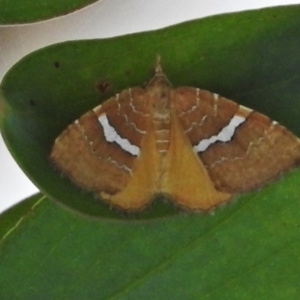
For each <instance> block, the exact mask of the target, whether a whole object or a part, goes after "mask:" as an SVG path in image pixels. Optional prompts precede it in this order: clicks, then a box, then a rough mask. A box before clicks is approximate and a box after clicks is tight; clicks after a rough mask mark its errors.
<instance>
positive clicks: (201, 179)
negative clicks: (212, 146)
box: [161, 109, 231, 210]
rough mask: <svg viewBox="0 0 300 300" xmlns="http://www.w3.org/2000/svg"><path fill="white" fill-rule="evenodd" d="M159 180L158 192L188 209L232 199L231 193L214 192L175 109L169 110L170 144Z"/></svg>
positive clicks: (204, 207)
mask: <svg viewBox="0 0 300 300" xmlns="http://www.w3.org/2000/svg"><path fill="white" fill-rule="evenodd" d="M162 179H163V180H162V182H161V192H163V193H164V194H167V195H169V196H170V197H171V198H172V199H173V201H175V202H176V203H177V204H179V205H180V206H184V207H186V208H189V209H201V210H208V209H209V208H211V207H213V206H216V205H217V204H219V203H220V202H223V201H226V200H228V199H229V198H231V195H230V194H228V193H225V192H224V193H223V192H220V191H217V190H216V188H215V187H214V184H213V182H212V181H211V179H210V178H209V175H208V173H207V170H206V169H205V167H204V165H203V163H202V161H201V160H200V159H199V157H198V156H197V154H196V153H195V152H194V151H193V148H192V145H191V143H190V141H189V139H188V137H187V136H186V135H185V134H184V131H183V128H182V126H181V124H180V122H179V120H178V116H177V114H176V112H175V111H174V109H172V111H171V130H170V145H169V149H168V152H167V153H166V156H165V158H164V171H163V177H162Z"/></svg>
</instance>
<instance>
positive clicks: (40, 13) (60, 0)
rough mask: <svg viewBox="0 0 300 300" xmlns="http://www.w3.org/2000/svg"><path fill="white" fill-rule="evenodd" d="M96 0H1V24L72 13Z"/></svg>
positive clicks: (28, 21) (34, 20)
mask: <svg viewBox="0 0 300 300" xmlns="http://www.w3.org/2000/svg"><path fill="white" fill-rule="evenodd" d="M94 2H96V0H51V1H46V0H14V1H11V0H0V7H1V10H0V24H18V23H31V22H37V21H41V20H45V19H49V18H54V17H58V16H61V15H64V14H67V13H71V12H73V11H75V10H78V9H80V8H82V7H84V6H87V5H89V4H91V3H94Z"/></svg>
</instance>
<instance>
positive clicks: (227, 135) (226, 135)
mask: <svg viewBox="0 0 300 300" xmlns="http://www.w3.org/2000/svg"><path fill="white" fill-rule="evenodd" d="M245 120H246V119H245V118H244V117H241V116H234V117H233V118H232V119H231V120H230V122H229V124H228V125H227V126H225V127H224V128H223V129H222V130H221V131H220V132H219V133H218V134H217V135H214V136H212V137H210V138H208V139H203V140H201V141H200V142H199V144H198V145H196V146H194V151H195V152H203V151H205V150H206V149H207V148H208V147H209V146H210V145H212V144H214V143H215V142H217V141H220V142H229V141H230V140H231V138H232V137H233V135H234V132H235V130H236V128H237V127H238V126H239V125H240V124H242V123H243V122H245Z"/></svg>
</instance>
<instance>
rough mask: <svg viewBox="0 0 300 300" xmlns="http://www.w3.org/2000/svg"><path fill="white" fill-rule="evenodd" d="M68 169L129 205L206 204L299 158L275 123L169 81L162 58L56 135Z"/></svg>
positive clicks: (58, 157) (85, 184) (57, 159)
mask: <svg viewBox="0 0 300 300" xmlns="http://www.w3.org/2000/svg"><path fill="white" fill-rule="evenodd" d="M50 157H51V160H52V161H53V162H54V164H55V165H56V166H57V167H58V168H59V170H60V171H61V172H62V173H63V174H67V175H68V176H69V177H70V178H71V180H72V181H74V182H75V183H76V184H77V185H79V186H80V187H82V188H84V189H88V190H91V191H93V192H94V193H96V194H97V195H98V196H99V198H101V199H102V200H104V201H106V202H108V203H109V204H110V205H113V206H116V207H118V208H121V209H123V210H126V211H128V210H129V211H134V210H141V209H143V208H145V207H146V206H147V205H148V204H149V203H151V201H152V199H154V198H155V196H156V195H158V194H163V195H165V196H166V197H168V198H170V199H171V200H172V201H173V202H174V203H175V204H177V205H178V206H180V207H183V208H185V209H192V210H203V211H206V210H209V209H210V208H212V207H215V206H217V205H218V204H220V203H222V202H226V201H228V200H229V199H231V198H232V197H233V196H234V195H236V194H239V193H242V192H247V191H251V190H253V189H257V188H259V187H261V186H263V185H265V184H267V183H269V182H270V181H272V180H274V179H275V178H276V177H278V176H279V175H280V174H281V173H283V172H284V171H286V170H289V169H290V168H292V167H294V166H295V165H297V164H298V163H299V162H300V140H299V139H298V138H297V137H296V136H295V135H293V134H292V133H291V132H290V131H288V130H287V129H286V128H285V127H283V126H281V125H280V124H278V123H277V122H276V121H272V120H270V119H269V118H268V117H267V116H265V115H263V114H261V113H259V112H256V111H254V110H252V109H249V108H247V107H244V106H242V105H239V104H237V103H235V102H233V101H231V100H228V99H226V98H224V97H222V96H219V95H217V94H215V93H211V92H209V91H206V90H202V89H199V88H194V87H177V88H173V87H172V86H171V84H170V83H169V81H168V79H167V77H166V76H165V74H164V73H163V71H162V68H161V65H160V63H159V62H158V63H157V64H156V68H155V75H154V77H153V78H152V79H151V80H150V81H149V83H148V84H147V86H146V87H144V88H143V87H134V88H128V89H126V90H124V91H122V92H121V93H119V94H117V95H115V96H114V97H112V98H110V99H108V100H107V101H106V102H104V103H103V104H102V105H99V106H97V107H95V108H94V109H92V110H91V111H88V112H87V113H85V114H84V115H83V116H81V117H80V118H79V119H77V120H76V121H75V122H74V123H72V124H71V125H69V126H68V127H67V128H66V129H65V130H64V131H63V132H62V133H61V134H60V135H59V136H58V137H57V139H56V140H55V143H54V145H53V148H52V151H51V154H50Z"/></svg>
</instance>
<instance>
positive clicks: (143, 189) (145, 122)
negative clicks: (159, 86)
mask: <svg viewBox="0 0 300 300" xmlns="http://www.w3.org/2000/svg"><path fill="white" fill-rule="evenodd" d="M144 93H145V92H144V90H143V89H141V88H134V89H129V90H126V91H123V92H122V93H120V94H118V95H117V96H115V97H113V98H111V99H109V100H108V101H106V102H105V103H104V104H103V105H100V106H98V107H96V108H94V109H93V110H91V111H89V112H87V113H85V114H84V115H83V116H81V117H80V118H79V119H78V120H76V121H75V122H74V123H72V124H71V125H69V126H68V127H67V129H66V130H64V131H63V132H62V134H61V135H60V136H59V137H58V138H57V139H56V141H55V144H54V146H53V148H52V151H51V159H52V161H53V162H54V163H55V164H56V165H57V167H58V168H59V169H60V170H61V171H62V172H63V173H65V174H68V175H69V177H70V178H71V179H72V180H73V181H74V182H75V183H76V184H78V185H79V186H81V187H83V188H86V189H88V190H91V191H94V192H96V193H97V194H98V195H100V197H101V198H103V199H104V200H106V201H108V202H110V203H113V204H115V205H117V206H120V207H121V208H123V209H138V208H141V207H143V206H144V205H146V204H147V203H148V202H149V201H150V198H151V197H152V196H153V191H154V188H153V186H154V182H156V177H155V176H157V175H156V173H155V172H156V171H155V168H152V169H151V168H149V166H150V165H151V166H152V163H151V161H152V160H155V157H153V156H155V151H154V149H153V148H151V147H153V145H152V138H151V135H147V134H146V133H147V131H148V130H149V129H148V127H149V114H148V112H147V109H146V107H145V105H144V102H143V101H144ZM145 136H148V137H147V139H144V137H145ZM142 144H143V145H144V146H142ZM145 145H146V146H145ZM142 147H143V148H144V149H145V148H146V149H147V147H149V150H148V151H145V153H143V155H141V148H142ZM144 160H146V161H148V160H149V161H150V163H149V162H148V164H146V166H148V170H143V169H142V166H143V164H144Z"/></svg>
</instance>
